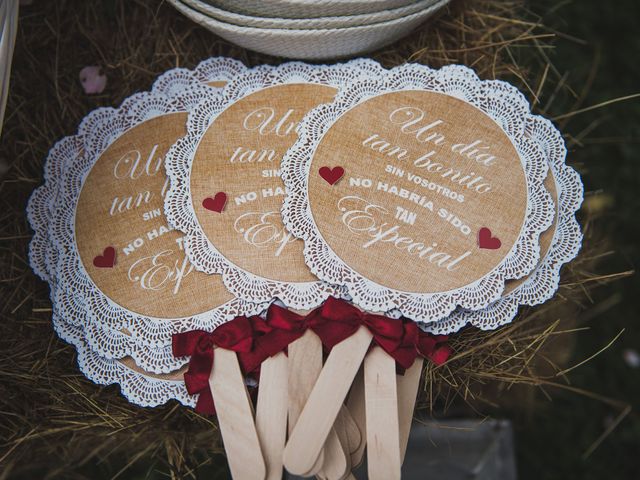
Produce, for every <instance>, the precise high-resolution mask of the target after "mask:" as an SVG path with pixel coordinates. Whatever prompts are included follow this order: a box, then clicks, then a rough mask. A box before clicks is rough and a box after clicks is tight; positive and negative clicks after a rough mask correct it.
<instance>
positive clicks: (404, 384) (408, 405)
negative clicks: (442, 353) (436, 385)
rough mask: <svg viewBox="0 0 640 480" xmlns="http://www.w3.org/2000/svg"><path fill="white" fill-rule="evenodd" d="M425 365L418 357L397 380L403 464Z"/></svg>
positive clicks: (401, 458) (401, 459)
mask: <svg viewBox="0 0 640 480" xmlns="http://www.w3.org/2000/svg"><path fill="white" fill-rule="evenodd" d="M423 365H424V359H423V358H422V357H418V358H416V361H415V362H413V365H411V367H410V368H408V369H407V371H406V372H404V375H398V378H397V384H398V415H399V418H398V424H399V427H400V461H401V462H404V456H405V455H406V453H407V444H408V442H409V433H410V432H411V422H412V420H413V409H414V408H415V406H416V398H417V396H418V388H419V387H420V376H421V375H422V366H423Z"/></svg>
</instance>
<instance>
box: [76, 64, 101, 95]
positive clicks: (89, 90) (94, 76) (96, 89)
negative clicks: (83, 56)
mask: <svg viewBox="0 0 640 480" xmlns="http://www.w3.org/2000/svg"><path fill="white" fill-rule="evenodd" d="M80 83H81V84H82V88H84V93H86V94H87V95H91V94H94V93H102V92H103V90H104V87H106V86H107V76H106V75H105V74H104V73H103V72H102V68H100V67H95V66H93V67H84V68H83V69H82V70H80Z"/></svg>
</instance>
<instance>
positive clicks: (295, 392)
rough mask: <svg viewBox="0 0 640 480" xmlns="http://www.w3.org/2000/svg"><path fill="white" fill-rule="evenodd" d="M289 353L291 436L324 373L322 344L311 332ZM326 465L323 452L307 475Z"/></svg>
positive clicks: (297, 341) (306, 333) (289, 350)
mask: <svg viewBox="0 0 640 480" xmlns="http://www.w3.org/2000/svg"><path fill="white" fill-rule="evenodd" d="M288 352H289V378H288V383H289V394H288V402H287V403H288V410H289V435H291V432H292V431H293V427H294V426H295V424H296V423H297V422H298V417H299V416H300V412H302V409H303V408H304V404H305V403H307V399H308V398H309V395H311V391H312V390H313V386H314V385H315V382H316V380H317V379H318V375H320V372H321V371H322V342H321V341H320V338H318V336H317V335H316V334H315V333H313V332H312V331H311V330H308V331H307V332H305V334H304V335H303V336H302V337H301V338H299V339H298V340H296V341H295V342H292V343H291V344H290V345H289V347H288ZM323 465H324V452H323V451H321V452H320V454H319V455H318V458H317V459H316V462H315V463H314V465H313V467H312V468H311V469H309V471H307V472H305V473H304V474H305V475H314V474H315V473H317V472H319V471H320V470H321V469H322V466H323Z"/></svg>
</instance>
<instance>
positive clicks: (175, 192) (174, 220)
mask: <svg viewBox="0 0 640 480" xmlns="http://www.w3.org/2000/svg"><path fill="white" fill-rule="evenodd" d="M382 72H384V69H383V68H382V67H381V66H380V65H379V64H378V63H377V62H374V61H373V60H369V59H356V60H352V61H350V62H347V63H344V64H337V65H331V66H327V65H309V64H305V63H302V62H289V63H284V64H281V65H279V66H276V67H273V66H268V65H262V66H260V67H256V68H255V69H253V70H250V71H248V72H247V73H246V74H244V75H243V76H241V77H239V78H237V79H236V80H235V81H234V82H232V83H231V84H229V85H228V86H227V87H226V88H225V89H224V91H223V92H222V94H221V95H218V96H213V95H209V97H208V98H207V99H206V101H203V102H202V103H200V104H199V106H198V107H197V108H196V109H194V110H193V111H191V112H190V114H189V119H188V121H187V135H186V136H185V137H183V138H182V139H180V140H178V142H176V143H175V144H174V145H173V146H172V147H171V149H170V150H169V152H168V153H167V155H166V163H165V166H166V170H167V175H168V176H169V179H170V188H169V190H168V192H167V195H166V197H165V215H166V217H167V219H168V221H169V224H170V225H171V226H172V227H174V228H177V229H178V230H180V231H182V232H183V233H184V234H185V236H186V240H185V251H186V253H187V256H188V257H189V260H190V261H191V263H192V264H193V265H194V266H195V267H196V268H197V269H198V270H201V271H204V272H206V273H210V274H211V273H213V274H221V275H222V276H223V281H224V284H225V285H226V286H227V288H228V289H229V290H230V291H232V292H233V293H234V295H236V296H238V297H240V298H244V299H245V300H247V301H252V302H269V301H272V300H273V299H278V300H280V301H281V302H283V303H284V304H285V305H287V306H289V307H291V308H296V309H311V308H314V307H316V306H318V305H320V304H321V303H322V302H323V301H324V300H326V298H327V297H328V296H330V295H331V296H337V297H344V289H343V288H341V287H339V286H336V285H333V284H331V283H327V282H323V281H314V282H304V283H291V282H281V281H277V280H272V279H267V278H264V277H260V276H258V275H255V274H253V273H251V272H248V271H247V270H245V269H242V268H240V267H238V266H237V265H235V264H234V263H233V262H231V261H230V260H228V259H227V258H226V257H225V256H224V255H222V254H221V253H220V252H219V251H218V250H217V248H216V247H215V245H213V244H212V243H211V242H210V241H209V239H208V238H207V237H206V235H205V233H204V231H203V230H202V228H201V227H200V225H199V224H198V222H197V220H196V216H195V211H194V209H193V204H192V202H191V199H190V174H191V165H192V162H193V153H194V152H195V149H196V148H197V145H198V142H199V140H200V138H202V136H203V135H204V133H205V132H206V130H207V129H208V128H209V126H210V125H211V123H212V122H213V121H214V120H215V118H216V117H217V116H218V115H219V114H220V113H221V112H222V111H223V110H225V109H226V108H227V107H228V106H229V105H231V104H233V103H235V102H236V101H238V100H239V99H241V98H243V97H245V96H247V95H249V94H251V93H254V92H256V91H258V90H261V89H264V88H266V87H269V86H274V85H281V84H286V83H315V84H321V85H331V86H335V87H337V88H339V87H341V86H343V85H345V84H346V83H348V82H352V81H354V80H359V79H362V78H371V77H374V76H379V75H381V74H382Z"/></svg>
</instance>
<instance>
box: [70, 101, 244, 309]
mask: <svg viewBox="0 0 640 480" xmlns="http://www.w3.org/2000/svg"><path fill="white" fill-rule="evenodd" d="M186 119H187V114H186V113H171V114H167V115H161V116H158V117H155V118H153V119H150V120H147V121H145V122H143V123H141V124H139V125H137V126H135V127H133V128H132V129H130V130H128V131H127V132H125V133H124V134H122V135H121V136H120V137H119V138H118V139H116V140H115V141H114V142H113V143H112V144H111V145H110V146H109V147H108V148H107V149H105V151H104V152H103V153H102V154H101V155H100V157H99V158H98V159H97V161H96V162H95V164H94V165H93V167H92V168H91V170H90V171H89V174H88V175H87V177H86V179H85V181H84V184H83V186H82V190H81V192H80V196H79V198H78V203H77V206H76V216H75V227H76V232H75V235H76V242H77V248H78V252H79V254H80V258H81V260H82V265H83V267H84V268H85V270H86V272H87V274H88V275H89V277H90V278H91V280H92V281H93V282H94V284H95V285H96V286H97V288H98V289H100V291H101V292H103V293H104V295H106V296H107V297H108V298H109V299H111V300H112V301H113V302H115V303H117V304H118V305H120V306H121V307H123V308H125V309H127V310H130V311H132V312H135V313H137V314H139V315H144V316H148V317H156V318H181V317H189V316H193V315H197V314H200V313H203V312H206V311H209V310H211V309H213V308H215V307H218V306H220V305H222V304H224V303H226V302H228V301H229V300H231V299H232V298H233V296H232V295H231V294H230V293H229V292H228V291H227V290H226V289H225V288H224V285H223V284H222V281H221V279H220V277H217V276H211V275H206V274H204V273H201V272H198V271H196V270H195V269H194V267H193V266H192V265H191V264H190V263H189V261H188V260H187V257H186V254H185V252H184V248H183V242H182V234H180V232H178V231H175V230H173V229H172V228H171V227H170V226H168V224H167V220H166V218H165V216H164V211H163V201H164V198H163V197H164V195H165V193H166V189H167V188H168V179H167V177H166V175H165V169H164V157H165V154H166V152H167V150H168V149H169V147H170V146H171V145H172V144H173V143H174V142H175V141H176V140H177V139H178V138H180V137H181V136H183V135H184V134H185V122H186Z"/></svg>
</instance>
